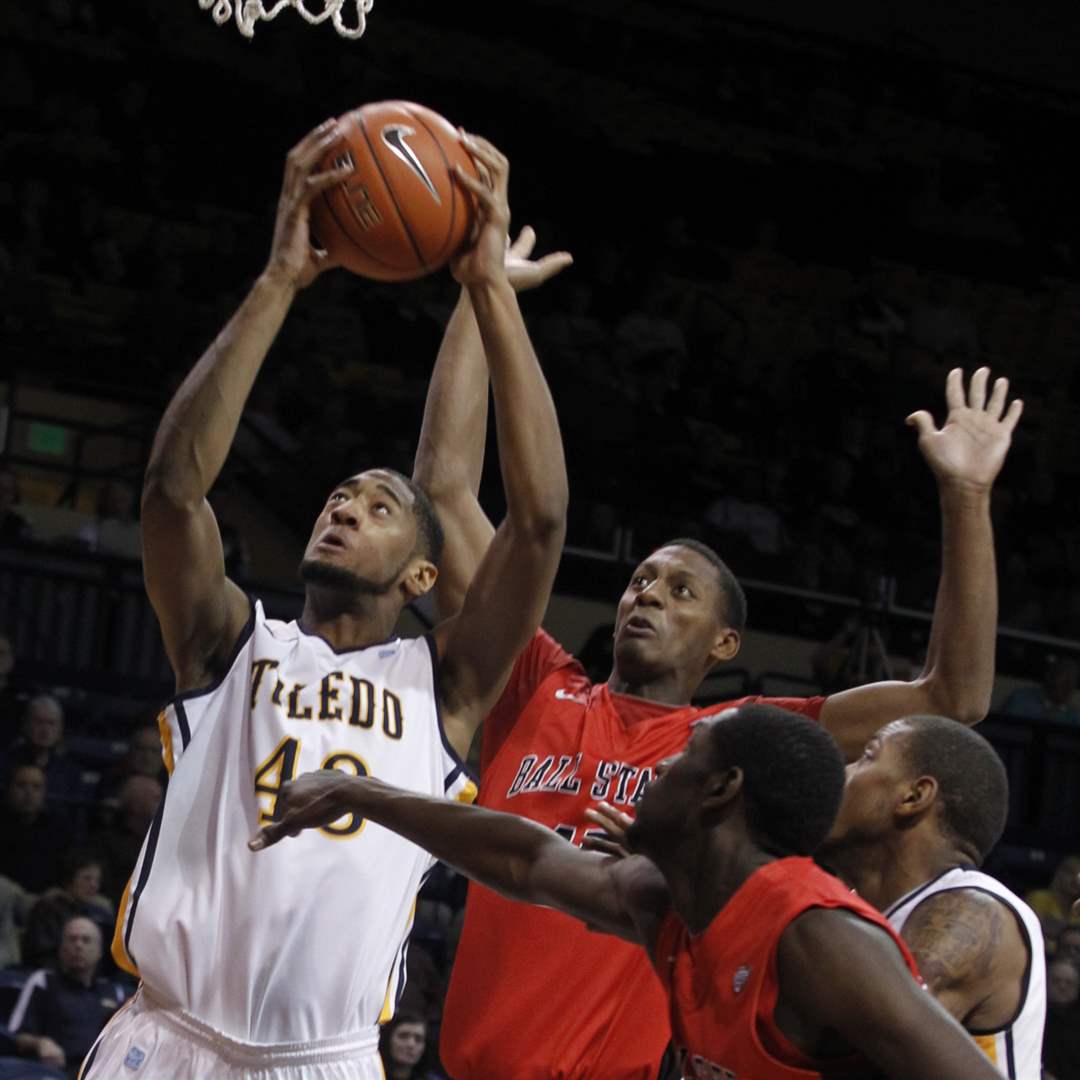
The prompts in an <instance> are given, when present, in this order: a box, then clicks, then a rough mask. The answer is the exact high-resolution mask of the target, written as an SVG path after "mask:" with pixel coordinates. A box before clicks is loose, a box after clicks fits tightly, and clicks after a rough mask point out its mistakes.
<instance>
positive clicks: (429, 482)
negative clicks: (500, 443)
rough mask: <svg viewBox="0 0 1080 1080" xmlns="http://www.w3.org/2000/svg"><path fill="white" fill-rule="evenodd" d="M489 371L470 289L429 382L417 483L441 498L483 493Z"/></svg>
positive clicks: (453, 319) (436, 498)
mask: <svg viewBox="0 0 1080 1080" xmlns="http://www.w3.org/2000/svg"><path fill="white" fill-rule="evenodd" d="M487 406H488V368H487V361H486V360H485V359H484V345H483V342H482V341H481V339H480V329H479V327H478V326H477V325H476V316H475V315H474V314H473V309H472V303H471V302H470V301H469V294H468V291H467V290H465V289H462V290H461V296H460V298H459V300H458V302H457V305H456V306H455V308H454V312H453V314H452V315H451V316H450V321H449V322H448V323H447V324H446V330H445V332H444V333H443V339H442V344H441V345H440V347H439V355H438V356H437V357H436V359H435V369H434V371H433V372H432V373H431V382H430V383H429V384H428V393H427V401H426V403H425V405H424V420H423V423H422V425H421V427H420V441H419V443H418V444H417V447H416V464H415V467H414V469H413V479H414V480H415V481H416V482H417V483H418V484H420V485H421V487H423V488H424V490H425V491H426V492H427V493H428V495H429V496H430V497H431V498H432V500H433V501H434V502H435V504H436V508H438V507H439V501H440V499H449V498H455V497H456V496H457V495H458V493H459V492H461V491H468V492H471V493H472V494H473V495H475V494H476V493H477V492H478V491H479V490H480V474H481V472H482V471H483V467H484V439H485V436H486V433H487Z"/></svg>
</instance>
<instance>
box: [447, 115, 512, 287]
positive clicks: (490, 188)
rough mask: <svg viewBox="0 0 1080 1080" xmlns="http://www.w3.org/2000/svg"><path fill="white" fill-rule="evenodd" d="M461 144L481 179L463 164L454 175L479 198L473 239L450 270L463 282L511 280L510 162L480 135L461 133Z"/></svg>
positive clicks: (476, 282)
mask: <svg viewBox="0 0 1080 1080" xmlns="http://www.w3.org/2000/svg"><path fill="white" fill-rule="evenodd" d="M461 145H462V146H464V147H465V149H466V150H467V151H468V152H469V155H470V156H471V157H472V159H473V162H474V164H475V165H476V171H477V173H478V174H479V179H477V178H476V177H475V176H470V175H469V173H467V172H466V171H465V170H464V169H463V168H461V166H460V165H455V166H454V176H455V178H456V179H457V182H458V183H459V184H461V186H462V187H464V188H466V189H468V190H469V191H470V192H472V194H473V197H474V198H475V200H476V215H477V222H476V230H475V232H474V234H473V238H472V241H471V242H470V244H469V246H468V247H467V248H465V250H464V251H462V252H461V253H460V254H459V255H456V256H455V257H454V258H453V259H451V261H450V270H451V272H452V273H453V275H454V277H455V278H456V279H457V280H458V281H459V282H461V284H462V285H481V284H490V283H491V282H495V281H500V280H503V281H505V280H507V267H506V252H507V246H508V238H509V235H510V200H509V189H510V162H509V161H507V159H506V155H505V154H502V153H500V152H499V151H498V150H496V149H495V147H494V146H492V145H491V143H489V142H488V141H487V139H482V138H480V136H479V135H468V134H466V133H465V132H462V133H461Z"/></svg>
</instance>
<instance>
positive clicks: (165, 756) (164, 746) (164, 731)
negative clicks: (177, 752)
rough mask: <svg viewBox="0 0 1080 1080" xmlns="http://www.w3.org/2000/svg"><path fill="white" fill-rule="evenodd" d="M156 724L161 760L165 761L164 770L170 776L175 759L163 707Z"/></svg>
mask: <svg viewBox="0 0 1080 1080" xmlns="http://www.w3.org/2000/svg"><path fill="white" fill-rule="evenodd" d="M157 726H158V734H159V735H160V736H161V760H162V761H164V762H165V771H166V772H167V773H168V774H169V775H170V776H172V772H173V769H174V768H175V767H176V759H175V757H174V756H173V745H172V728H171V727H169V720H168V717H167V716H166V715H165V710H164V709H162V711H161V712H159V713H158V718H157Z"/></svg>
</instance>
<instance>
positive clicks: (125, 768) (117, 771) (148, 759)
mask: <svg viewBox="0 0 1080 1080" xmlns="http://www.w3.org/2000/svg"><path fill="white" fill-rule="evenodd" d="M132 776H149V777H151V778H153V779H154V780H157V781H158V782H159V783H162V784H163V783H164V782H165V777H166V772H165V765H164V763H163V762H162V760H161V734H160V733H159V732H158V729H157V725H156V724H142V725H140V726H139V727H137V728H136V729H135V730H134V731H133V732H132V733H131V735H130V737H129V738H128V743H127V752H126V753H125V754H124V756H123V757H122V758H121V759H120V760H119V761H118V762H116V764H115V765H114V766H112V768H110V769H109V770H108V772H106V773H105V775H104V776H103V777H102V778H101V783H100V785H99V786H98V796H97V798H98V802H100V803H104V804H105V807H106V809H107V810H108V811H110V812H115V811H116V809H117V807H118V806H119V802H120V789H121V788H122V787H123V786H124V784H125V783H126V782H127V780H128V778H129V777H132Z"/></svg>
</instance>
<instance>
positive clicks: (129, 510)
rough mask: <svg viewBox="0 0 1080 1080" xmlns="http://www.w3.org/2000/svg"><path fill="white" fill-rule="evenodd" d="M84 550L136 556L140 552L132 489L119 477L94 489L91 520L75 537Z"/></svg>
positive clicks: (138, 555) (135, 557)
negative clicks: (94, 497)
mask: <svg viewBox="0 0 1080 1080" xmlns="http://www.w3.org/2000/svg"><path fill="white" fill-rule="evenodd" d="M75 538H76V539H77V540H78V541H79V543H80V544H81V545H82V546H83V547H85V548H86V549H87V550H88V551H96V552H99V553H100V554H102V555H118V556H121V557H122V558H125V559H137V558H139V557H140V553H141V542H140V539H139V524H138V522H137V521H136V520H135V493H134V491H132V489H131V487H130V485H128V484H125V483H124V482H123V481H121V480H109V481H108V482H107V483H105V484H102V486H101V489H100V490H99V491H98V497H97V505H96V506H95V508H94V520H93V521H91V522H90V523H89V524H87V525H84V526H83V527H82V528H81V529H80V530H79V531H78V533H77V534H76V537H75Z"/></svg>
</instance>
